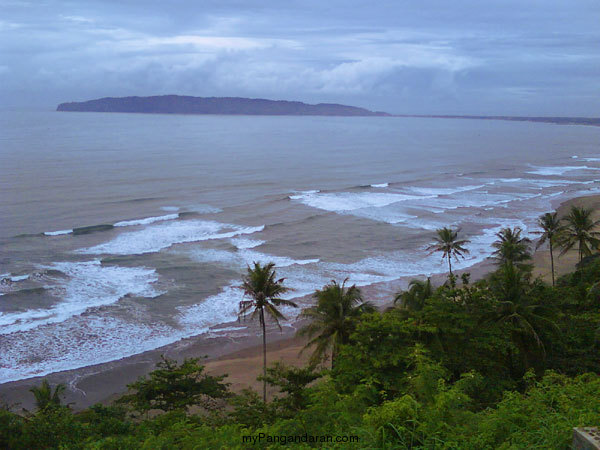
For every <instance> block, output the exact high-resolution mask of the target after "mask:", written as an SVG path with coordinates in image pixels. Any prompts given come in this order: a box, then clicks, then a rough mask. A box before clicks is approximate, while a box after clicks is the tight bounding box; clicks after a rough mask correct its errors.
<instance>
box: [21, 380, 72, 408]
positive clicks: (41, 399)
mask: <svg viewBox="0 0 600 450" xmlns="http://www.w3.org/2000/svg"><path fill="white" fill-rule="evenodd" d="M65 389H66V388H65V385H64V384H57V385H56V387H55V388H54V390H52V387H51V386H50V383H48V380H43V381H42V384H40V385H39V386H34V387H32V388H31V389H29V391H30V392H32V393H33V396H34V397H35V405H36V407H37V408H38V409H39V410H42V409H46V408H47V407H49V406H60V404H61V400H60V397H61V396H62V395H63V394H64V392H65Z"/></svg>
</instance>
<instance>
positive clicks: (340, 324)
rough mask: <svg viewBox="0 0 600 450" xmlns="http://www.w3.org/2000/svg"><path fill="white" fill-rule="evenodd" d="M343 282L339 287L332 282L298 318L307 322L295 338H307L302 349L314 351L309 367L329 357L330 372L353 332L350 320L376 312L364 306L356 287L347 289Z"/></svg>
mask: <svg viewBox="0 0 600 450" xmlns="http://www.w3.org/2000/svg"><path fill="white" fill-rule="evenodd" d="M346 281H348V279H347V278H346V279H345V280H344V282H343V283H342V284H341V285H340V284H338V283H337V282H336V281H334V280H332V281H331V283H330V284H327V285H325V286H324V287H323V289H321V290H317V291H316V292H315V293H314V294H313V297H314V298H315V299H316V301H317V303H316V304H315V305H314V306H311V307H309V308H306V309H304V310H303V311H302V313H301V314H300V317H301V318H303V319H308V320H309V321H310V322H309V323H308V324H307V325H305V326H303V327H302V328H301V329H300V330H298V336H308V337H309V338H310V340H309V341H308V343H307V344H306V345H305V347H304V349H307V348H309V347H313V346H314V347H315V349H314V351H313V353H312V355H311V357H310V363H311V364H313V365H316V364H317V363H319V362H320V361H322V360H323V359H324V357H325V355H326V354H327V353H331V368H332V369H333V367H334V366H335V358H336V356H337V353H338V351H339V347H340V345H342V344H347V343H348V341H349V339H350V333H351V332H352V330H353V329H354V324H353V319H355V318H356V317H358V316H359V315H361V314H362V313H365V312H372V311H375V308H374V307H373V306H372V305H371V304H370V303H369V302H364V301H363V299H362V294H361V292H360V289H358V288H357V287H356V285H352V286H350V287H349V288H346Z"/></svg>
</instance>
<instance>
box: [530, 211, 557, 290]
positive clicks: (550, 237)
mask: <svg viewBox="0 0 600 450" xmlns="http://www.w3.org/2000/svg"><path fill="white" fill-rule="evenodd" d="M538 226H539V227H540V228H541V229H542V231H535V232H534V233H535V234H539V235H540V240H539V241H538V243H537V244H536V246H535V249H536V250H537V249H538V248H540V247H541V246H542V245H544V244H545V243H546V241H548V245H549V246H550V267H551V271H552V286H554V254H553V247H554V244H555V243H556V242H557V239H558V238H559V237H560V234H561V233H562V231H563V227H562V225H561V224H560V219H558V217H557V213H546V214H544V215H543V216H542V217H540V218H539V220H538Z"/></svg>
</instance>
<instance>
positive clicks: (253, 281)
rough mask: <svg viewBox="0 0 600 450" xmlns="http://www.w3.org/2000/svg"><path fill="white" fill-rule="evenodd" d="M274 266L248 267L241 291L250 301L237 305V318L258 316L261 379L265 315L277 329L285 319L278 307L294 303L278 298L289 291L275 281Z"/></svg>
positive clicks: (264, 387)
mask: <svg viewBox="0 0 600 450" xmlns="http://www.w3.org/2000/svg"><path fill="white" fill-rule="evenodd" d="M274 267H275V264H274V263H268V264H267V265H265V266H261V265H260V263H258V262H255V263H254V267H253V268H250V267H248V273H247V274H246V275H245V276H244V278H243V283H242V289H244V295H247V296H249V297H250V300H242V301H241V302H240V303H239V312H238V318H245V317H247V316H250V318H251V319H254V318H256V317H257V316H258V320H259V323H260V326H261V327H262V337H263V377H266V376H267V331H266V326H265V313H266V314H268V315H269V316H270V317H271V318H272V319H273V320H274V321H275V323H276V324H277V326H278V327H279V329H281V325H279V319H284V320H285V317H284V316H283V314H281V312H279V310H278V309H277V307H278V306H280V305H285V306H293V307H294V308H296V307H297V306H298V305H296V304H295V303H294V302H292V301H290V300H284V299H282V298H281V297H280V296H281V295H282V294H284V293H286V292H288V291H289V290H290V289H289V288H287V287H285V286H283V281H284V279H283V278H280V279H279V280H277V279H276V278H275V277H276V274H275V269H274ZM263 401H265V402H266V401H267V382H266V381H264V380H263Z"/></svg>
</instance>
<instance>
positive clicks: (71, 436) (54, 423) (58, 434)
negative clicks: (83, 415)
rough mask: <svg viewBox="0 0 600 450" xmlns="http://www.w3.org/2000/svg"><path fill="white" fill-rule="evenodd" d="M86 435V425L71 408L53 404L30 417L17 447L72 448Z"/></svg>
mask: <svg viewBox="0 0 600 450" xmlns="http://www.w3.org/2000/svg"><path fill="white" fill-rule="evenodd" d="M84 437H85V430H84V427H83V426H82V424H81V423H79V422H77V421H76V420H75V417H74V416H73V413H72V412H71V410H70V409H68V408H66V407H64V406H56V405H51V406H47V407H45V408H44V409H41V410H39V411H38V412H37V413H36V414H34V415H32V416H30V417H28V420H26V421H25V426H24V427H23V434H22V438H21V440H20V442H19V445H18V446H16V448H24V449H46V448H60V447H63V448H72V447H75V446H76V444H77V443H78V442H81V441H82V440H83V439H84Z"/></svg>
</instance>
